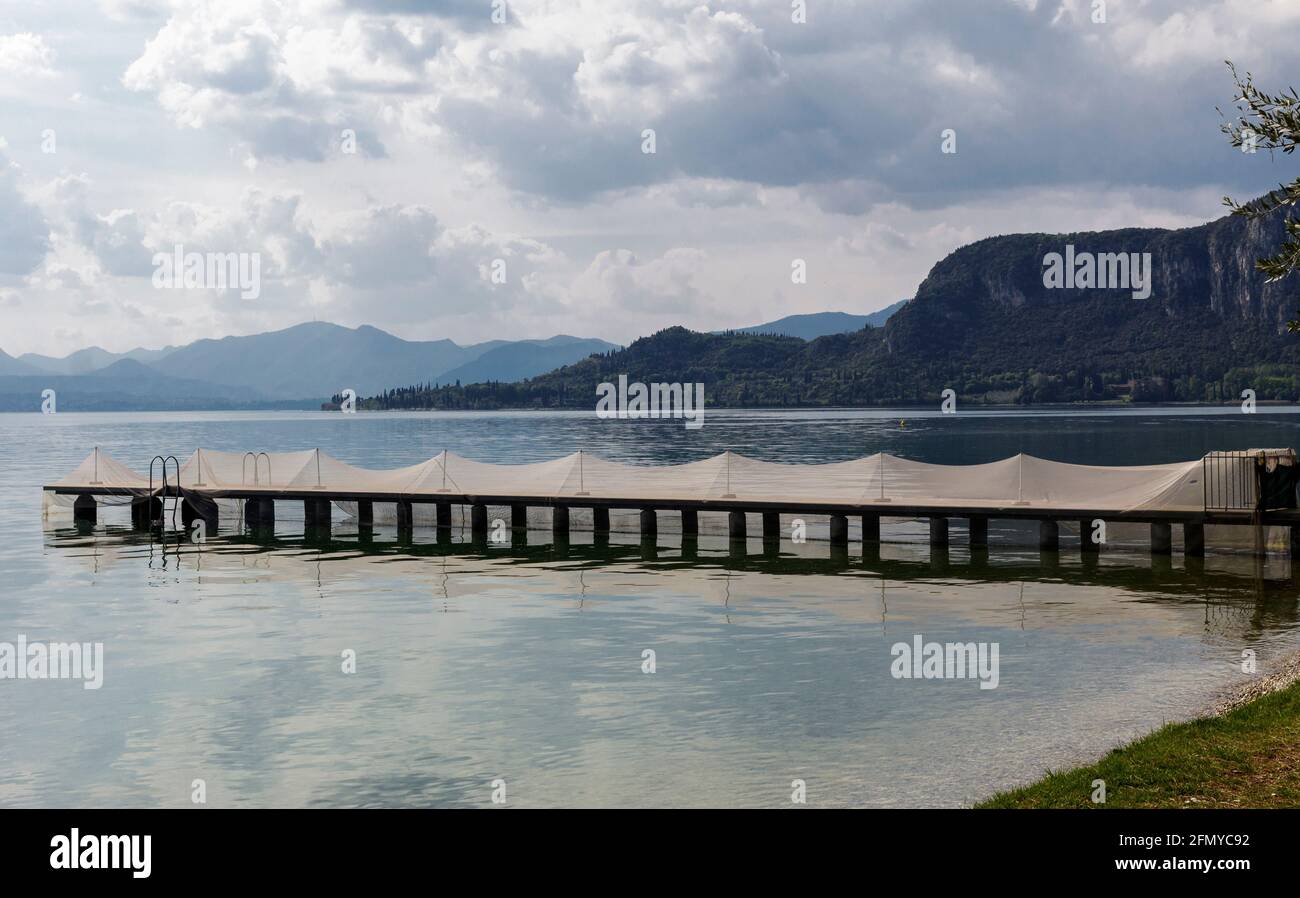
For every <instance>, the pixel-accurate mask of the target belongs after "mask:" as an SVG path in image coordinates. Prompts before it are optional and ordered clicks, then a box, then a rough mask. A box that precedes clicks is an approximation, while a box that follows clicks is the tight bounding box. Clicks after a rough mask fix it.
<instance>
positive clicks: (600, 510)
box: [591, 505, 609, 536]
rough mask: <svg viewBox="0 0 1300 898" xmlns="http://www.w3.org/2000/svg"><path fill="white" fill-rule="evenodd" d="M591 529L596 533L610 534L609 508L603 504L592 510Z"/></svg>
mask: <svg viewBox="0 0 1300 898" xmlns="http://www.w3.org/2000/svg"><path fill="white" fill-rule="evenodd" d="M591 529H592V530H593V531H595V532H596V533H603V534H605V535H606V536H608V534H609V509H608V508H605V507H604V506H603V505H601V506H597V507H596V508H593V509H592V510H591Z"/></svg>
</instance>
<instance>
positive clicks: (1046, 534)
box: [1038, 518, 1061, 552]
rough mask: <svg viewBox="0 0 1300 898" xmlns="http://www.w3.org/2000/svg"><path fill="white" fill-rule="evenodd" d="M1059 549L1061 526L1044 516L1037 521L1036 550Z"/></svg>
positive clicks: (1049, 550) (1048, 550)
mask: <svg viewBox="0 0 1300 898" xmlns="http://www.w3.org/2000/svg"><path fill="white" fill-rule="evenodd" d="M1060 549H1061V527H1060V525H1059V524H1057V523H1056V521H1053V520H1050V519H1048V518H1044V519H1043V520H1041V521H1039V522H1038V550H1039V551H1040V552H1058V551H1060Z"/></svg>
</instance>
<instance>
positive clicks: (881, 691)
mask: <svg viewBox="0 0 1300 898" xmlns="http://www.w3.org/2000/svg"><path fill="white" fill-rule="evenodd" d="M891 529H892V532H891V534H890V535H887V536H886V539H893V540H896V541H893V542H885V543H884V544H883V545H881V546H880V548H879V549H878V550H873V549H872V547H868V549H867V551H866V552H865V553H864V552H863V550H862V548H861V546H860V545H852V546H851V547H850V549H848V550H843V549H838V550H835V551H832V550H831V547H830V546H828V544H826V543H825V542H820V541H812V542H809V543H807V544H802V545H794V544H791V543H790V542H789V540H785V541H783V542H782V543H781V544H780V545H779V546H773V545H771V544H767V545H765V544H764V543H763V541H762V540H761V539H750V540H748V541H746V542H745V543H743V544H737V543H735V542H734V541H730V540H728V539H727V538H726V537H725V536H712V535H707V534H706V535H703V536H701V537H700V538H698V539H697V540H693V541H692V540H685V541H683V540H682V539H681V537H680V536H678V535H676V534H661V535H660V536H659V537H658V538H657V539H655V540H652V541H646V542H643V541H641V540H640V539H638V538H637V536H636V535H635V534H620V533H614V534H612V535H611V536H610V537H609V538H608V539H607V540H605V539H600V540H597V539H596V538H595V537H593V535H592V534H591V533H588V532H581V531H578V532H575V533H573V534H572V535H571V538H570V539H569V540H568V541H562V542H560V543H559V544H556V543H555V542H554V541H553V540H552V534H551V532H550V531H549V530H540V531H530V532H522V531H516V532H511V533H508V538H507V539H506V540H505V541H503V542H501V543H496V542H492V541H490V540H489V541H486V542H475V541H473V540H472V539H469V538H468V537H469V531H468V530H464V531H462V530H460V529H457V530H456V531H455V532H454V533H453V534H452V536H451V538H450V539H447V540H444V541H442V542H439V540H438V539H437V536H436V532H435V531H433V530H422V529H418V528H417V529H416V531H415V532H414V535H413V538H411V539H408V540H403V541H400V542H399V539H398V534H397V531H396V530H395V529H394V528H387V527H383V526H380V527H377V528H375V529H373V530H372V531H369V532H366V531H358V530H357V529H356V528H355V527H353V526H351V525H349V524H346V523H336V524H335V526H334V527H333V529H332V531H331V532H330V533H329V535H328V536H325V535H321V534H319V533H311V532H304V530H303V528H302V524H301V522H295V521H291V520H280V521H279V522H278V523H277V527H276V531H275V532H274V533H273V534H267V533H262V534H249V533H239V532H222V533H220V534H217V535H216V536H213V537H211V538H209V539H208V540H207V542H205V543H204V544H202V545H195V544H193V543H191V542H189V541H187V540H186V539H185V538H184V536H183V534H176V533H168V534H165V535H160V534H147V533H139V532H135V531H132V530H131V529H130V526H129V522H125V521H124V522H122V523H121V524H120V525H119V524H116V523H113V522H111V521H110V522H109V523H107V524H103V523H101V525H100V526H99V527H97V528H94V529H92V530H89V531H86V530H85V529H82V530H78V529H77V528H75V527H72V526H68V525H66V524H63V523H60V522H57V521H56V522H53V523H52V525H51V527H50V529H48V530H47V531H46V552H47V553H48V554H49V555H50V556H51V558H50V559H49V560H50V561H52V562H54V563H55V564H56V565H57V566H59V567H61V568H64V569H65V570H67V571H68V574H67V579H68V582H67V584H66V585H65V590H64V591H63V592H62V595H63V597H64V598H63V607H62V608H60V609H57V610H54V611H51V609H46V613H47V614H49V613H54V615H55V616H56V617H59V618H63V619H65V620H66V621H69V622H70V621H72V620H80V622H81V625H82V626H83V629H85V630H88V631H90V632H92V633H93V632H98V630H97V628H98V627H99V626H100V625H101V624H105V623H107V622H110V621H111V622H112V623H113V625H114V627H115V629H116V635H115V636H114V637H113V638H112V639H111V640H106V641H107V643H108V645H107V651H108V657H109V659H110V660H109V671H108V674H109V676H108V678H107V680H106V686H105V690H106V695H108V696H109V699H108V700H109V701H111V702H112V703H113V704H114V706H115V707H117V709H118V712H119V714H120V718H118V719H114V720H111V721H108V722H106V723H105V724H104V728H103V731H102V732H101V733H100V734H99V735H98V737H97V738H96V739H94V740H92V741H91V744H90V745H89V746H87V745H85V744H84V743H83V744H82V745H81V746H80V747H79V748H77V749H76V750H72V749H64V748H60V747H59V746H60V745H61V743H58V742H54V743H53V747H52V745H51V743H50V742H49V740H42V741H41V742H40V743H33V744H32V745H30V746H29V747H28V748H23V749H18V750H16V751H14V750H13V749H11V753H14V754H16V755H17V757H14V758H13V759H12V760H13V761H14V762H15V763H16V764H17V766H16V768H9V769H10V770H11V771H12V770H13V769H18V770H24V769H25V770H28V771H29V773H31V775H33V776H35V777H36V778H37V779H38V780H39V781H41V782H44V783H45V786H46V789H45V790H44V791H40V792H38V791H36V790H35V789H33V788H32V787H31V786H30V784H29V783H27V782H25V781H24V779H23V777H22V776H15V775H14V774H13V773H12V772H11V773H9V774H5V775H0V776H2V777H3V778H0V801H15V802H16V801H19V800H24V801H31V802H37V801H40V802H48V803H58V802H59V801H60V800H62V801H65V802H70V801H72V798H71V796H72V795H73V794H81V793H75V792H74V791H67V790H76V789H78V788H80V789H84V790H86V791H85V794H89V795H93V796H96V798H95V799H94V800H95V801H97V802H102V803H105V804H119V803H133V802H136V803H154V802H157V803H162V804H176V805H182V804H185V803H186V802H187V801H188V796H187V793H186V792H185V790H184V789H182V788H181V786H180V785H178V784H180V783H181V782H182V781H184V782H188V779H187V777H190V775H191V773H192V774H193V775H194V776H198V775H199V773H197V772H195V771H199V770H202V771H204V772H207V773H208V774H209V777H208V782H209V790H210V795H211V800H212V802H213V803H215V804H232V805H241V804H249V805H263V804H324V805H339V804H341V805H353V804H379V805H391V804H399V805H426V804H453V805H462V804H463V805H471V806H477V805H483V804H486V803H489V793H490V789H489V784H490V782H491V781H492V780H494V779H497V778H503V779H505V780H506V781H507V783H508V784H509V802H510V803H511V804H514V805H524V806H531V805H554V804H579V805H638V804H650V805H697V804H700V805H705V804H707V805H781V804H783V803H788V799H789V792H790V782H791V781H792V780H793V779H796V778H798V779H803V780H805V781H806V782H807V783H808V788H809V801H810V803H813V804H821V805H862V804H868V805H957V804H963V803H967V802H970V801H973V800H977V799H978V798H979V797H982V796H983V795H985V794H987V793H989V792H991V791H993V790H995V789H998V788H1001V787H1005V786H1007V785H1010V784H1013V783H1016V782H1023V781H1027V780H1030V779H1033V778H1034V777H1036V776H1037V775H1039V774H1041V772H1042V770H1043V769H1045V768H1047V767H1060V766H1063V765H1065V764H1069V763H1071V762H1074V761H1079V760H1085V759H1087V758H1090V757H1095V756H1097V755H1099V754H1101V753H1103V752H1104V751H1106V750H1107V749H1109V748H1110V747H1112V746H1113V745H1114V744H1116V742H1118V741H1120V740H1123V739H1126V738H1131V737H1134V736H1137V735H1140V734H1142V733H1143V732H1146V731H1147V730H1149V729H1150V728H1152V727H1153V726H1157V725H1159V724H1160V723H1161V722H1164V721H1165V720H1169V719H1177V718H1181V717H1186V716H1189V715H1191V714H1193V713H1195V712H1196V711H1197V710H1198V709H1199V708H1201V707H1203V706H1205V705H1206V704H1207V703H1208V702H1209V701H1210V700H1211V699H1212V698H1213V696H1214V695H1215V694H1216V693H1217V692H1218V691H1220V690H1222V689H1223V688H1224V687H1226V686H1228V685H1229V684H1231V683H1234V682H1237V681H1241V680H1244V679H1246V676H1245V675H1244V674H1243V673H1242V672H1241V669H1240V665H1241V659H1242V652H1243V650H1252V651H1254V652H1256V653H1257V655H1258V661H1259V665H1260V669H1261V671H1263V670H1266V669H1267V668H1268V666H1269V664H1270V663H1273V662H1274V661H1275V660H1276V659H1277V658H1278V657H1280V656H1281V655H1282V654H1283V653H1284V652H1286V651H1288V650H1289V649H1291V648H1292V647H1294V646H1295V645H1296V635H1297V623H1298V620H1297V588H1296V584H1295V581H1294V580H1293V578H1292V570H1291V562H1290V560H1289V559H1287V558H1286V557H1270V558H1269V559H1265V560H1260V559H1256V558H1252V557H1249V556H1247V555H1215V554H1212V555H1211V556H1210V557H1208V558H1206V559H1203V560H1202V559H1195V558H1183V557H1182V556H1180V555H1175V556H1173V557H1172V558H1169V557H1156V558H1152V557H1151V556H1150V555H1149V554H1148V553H1147V551H1146V549H1145V547H1142V546H1134V547H1132V548H1131V549H1127V548H1125V547H1124V546H1123V545H1116V546H1110V547H1108V548H1107V551H1106V552H1104V553H1103V554H1102V555H1101V556H1100V557H1097V556H1092V555H1086V554H1085V555H1080V554H1079V553H1078V552H1077V550H1076V551H1071V550H1069V549H1068V548H1063V550H1062V551H1061V552H1059V553H1040V552H1039V551H1038V550H1037V549H1036V548H1029V547H1026V546H1024V545H1021V544H1019V542H1020V541H1019V540H1017V538H1016V537H1017V534H1016V532H1015V531H1014V529H1009V530H1008V531H1006V532H1001V533H999V532H997V531H995V532H994V533H993V534H992V542H993V543H994V547H993V550H992V552H991V553H989V552H974V553H972V552H971V551H969V550H968V549H966V548H965V547H963V546H961V545H960V544H958V543H956V542H954V544H953V545H951V546H950V547H949V548H948V549H947V550H946V551H944V550H940V549H933V548H932V547H930V546H929V545H928V544H927V531H926V529H925V524H924V523H923V522H920V523H916V524H907V523H904V522H898V523H897V524H896V525H895V526H893V527H892V528H891ZM74 562H75V563H74ZM142 567H143V568H145V569H147V571H148V578H149V579H148V583H149V585H150V586H151V587H152V589H151V590H146V591H145V592H144V593H143V596H142V595H141V594H140V593H139V591H138V590H136V591H133V592H132V593H131V595H132V598H130V599H129V600H118V601H117V602H110V603H108V605H109V607H104V600H105V597H107V596H112V595H113V594H114V584H115V583H117V582H119V581H120V582H124V583H134V582H136V581H138V579H139V577H140V575H141V568H142ZM92 584H93V589H92V588H88V587H89V586H91V585H92ZM155 597H156V598H155ZM123 602H125V603H126V604H127V605H128V607H125V608H124V607H122V605H123ZM28 610H29V611H30V609H28ZM68 626H71V624H70V623H69V625H68ZM64 629H67V628H66V627H65V628H64ZM918 634H920V635H923V637H924V638H925V639H926V640H927V641H928V640H938V641H988V642H997V643H998V644H999V645H1000V649H1001V652H1000V658H1001V667H1002V670H1001V675H1000V683H999V686H998V688H997V689H994V690H988V691H981V690H979V689H978V688H977V686H976V684H975V683H973V682H954V681H901V680H896V679H894V678H893V677H891V675H890V662H891V660H892V656H891V654H890V648H891V646H892V645H893V644H894V643H895V642H900V641H901V642H910V641H911V640H912V639H913V637H914V636H915V635H918ZM646 650H652V651H653V652H654V659H655V672H654V673H652V674H648V673H644V672H643V667H642V665H643V663H644V661H643V659H644V654H643V653H644V652H645V651H646ZM345 651H351V652H355V657H356V659H357V672H356V673H355V674H351V675H349V674H344V673H342V672H341V671H340V660H339V659H340V657H341V654H342V653H343V652H345ZM124 681H125V682H127V683H130V684H131V687H132V691H127V690H126V689H125V688H122V687H121V686H120V684H123V682H124ZM115 686H116V687H119V688H117V689H116V690H114V687H115ZM69 695H70V693H69ZM71 698H72V701H71V703H70V704H68V705H66V706H63V707H59V708H56V709H54V710H53V711H51V712H49V716H48V726H49V727H50V728H52V729H53V730H54V731H55V732H63V733H65V734H66V735H67V736H68V737H69V738H70V739H72V737H73V735H74V734H75V733H77V732H80V731H81V730H80V726H81V721H80V720H79V715H78V712H77V710H76V709H77V707H78V706H79V705H82V704H85V699H84V698H83V696H81V695H74V696H71ZM4 716H7V715H5V714H2V713H0V718H3V717H4ZM102 716H103V715H101V717H102ZM0 722H2V721H0ZM71 744H76V740H75V739H74V740H73V742H72V743H71ZM38 745H39V746H40V747H39V748H38ZM95 760H97V761H98V762H99V763H92V761H95ZM60 762H63V763H66V764H68V765H70V766H71V767H73V768H79V769H80V773H79V775H78V776H74V777H71V778H69V777H66V776H62V777H54V776H53V775H52V774H51V771H50V769H49V768H50V767H52V766H53V765H56V764H58V763H60ZM33 771H34V772H33ZM56 783H57V785H55V784H56ZM38 796H39V797H38Z"/></svg>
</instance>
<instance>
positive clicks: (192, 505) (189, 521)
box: [131, 496, 220, 536]
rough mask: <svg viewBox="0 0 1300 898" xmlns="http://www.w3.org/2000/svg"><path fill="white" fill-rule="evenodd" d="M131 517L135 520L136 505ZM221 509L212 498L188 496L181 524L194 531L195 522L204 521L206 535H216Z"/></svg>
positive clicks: (187, 530) (189, 530) (184, 504)
mask: <svg viewBox="0 0 1300 898" xmlns="http://www.w3.org/2000/svg"><path fill="white" fill-rule="evenodd" d="M131 517H132V521H133V522H134V518H135V507H134V506H132V507H131ZM219 519H220V511H219V510H218V508H217V503H216V502H214V501H212V500H211V499H196V498H193V497H190V496H186V497H185V498H184V499H183V500H181V525H182V526H183V527H184V528H185V532H186V533H193V531H194V522H195V521H202V522H203V530H204V535H205V536H216V535H217V526H218V524H219V523H220V520H219Z"/></svg>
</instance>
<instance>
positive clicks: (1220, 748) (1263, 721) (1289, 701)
mask: <svg viewBox="0 0 1300 898" xmlns="http://www.w3.org/2000/svg"><path fill="white" fill-rule="evenodd" d="M1096 779H1101V780H1105V781H1106V803H1105V804H1093V802H1092V793H1093V786H1092V781H1093V780H1096ZM976 807H980V808H1294V807H1300V682H1296V683H1293V684H1292V685H1290V686H1288V687H1287V688H1285V689H1282V690H1280V691H1278V692H1274V693H1272V694H1270V695H1265V696H1262V697H1261V698H1257V699H1255V700H1254V701H1251V702H1249V703H1247V704H1245V705H1242V706H1241V707H1240V708H1237V709H1236V710H1234V711H1230V712H1228V713H1227V714H1225V715H1223V716H1222V717H1208V718H1203V719H1200V720H1193V721H1191V722H1189V723H1177V724H1170V725H1169V726H1166V727H1162V728H1161V729H1159V730H1156V731H1155V732H1154V733H1152V734H1151V735H1149V736H1146V737H1145V738H1142V739H1139V740H1137V741H1136V742H1133V743H1132V744H1130V745H1126V746H1124V747H1123V748H1117V749H1115V750H1114V751H1112V752H1111V753H1110V754H1108V755H1106V757H1104V758H1102V759H1101V760H1100V761H1098V762H1097V763H1096V764H1093V765H1091V766H1088V767H1079V768H1076V769H1074V770H1067V771H1065V772H1063V773H1050V772H1049V773H1048V774H1047V776H1045V777H1044V778H1043V779H1041V780H1039V781H1038V782H1036V783H1034V784H1032V785H1029V786H1026V787H1024V788H1023V789H1012V790H1011V791H1008V792H1000V793H998V794H997V795H994V796H993V797H992V798H989V799H988V800H986V801H983V802H981V803H980V804H978V805H976Z"/></svg>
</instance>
